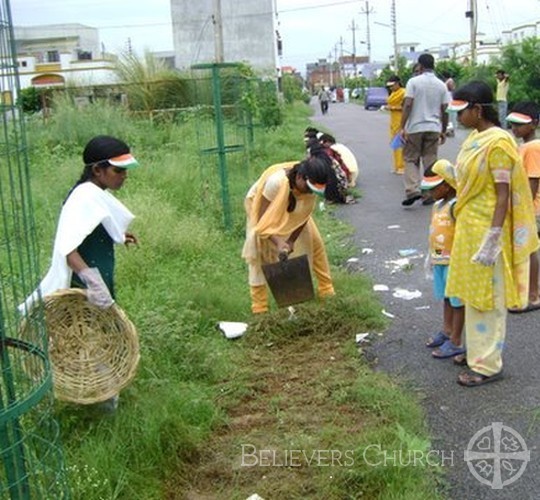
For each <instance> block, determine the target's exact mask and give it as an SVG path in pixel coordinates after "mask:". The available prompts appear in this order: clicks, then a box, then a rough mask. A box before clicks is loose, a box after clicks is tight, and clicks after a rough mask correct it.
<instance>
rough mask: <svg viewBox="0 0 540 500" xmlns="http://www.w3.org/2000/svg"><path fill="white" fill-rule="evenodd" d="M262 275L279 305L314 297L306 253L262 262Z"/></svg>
mask: <svg viewBox="0 0 540 500" xmlns="http://www.w3.org/2000/svg"><path fill="white" fill-rule="evenodd" d="M262 270H263V273H264V277H265V278H266V281H267V283H268V286H269V287H270V290H271V291H272V295H273V296H274V299H275V300H276V302H277V305H278V306H279V307H284V306H290V305H292V304H298V303H300V302H306V301H307V300H311V299H313V298H314V297H315V294H314V293H313V281H312V280H311V272H310V270H309V261H308V258H307V255H301V256H300V257H294V258H292V259H286V260H280V261H279V262H276V263H275V264H263V266H262Z"/></svg>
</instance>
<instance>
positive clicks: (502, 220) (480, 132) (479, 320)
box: [446, 81, 539, 387]
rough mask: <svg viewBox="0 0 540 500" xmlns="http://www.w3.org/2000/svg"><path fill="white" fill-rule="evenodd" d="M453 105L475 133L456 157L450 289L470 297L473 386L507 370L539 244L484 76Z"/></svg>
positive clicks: (522, 180)
mask: <svg viewBox="0 0 540 500" xmlns="http://www.w3.org/2000/svg"><path fill="white" fill-rule="evenodd" d="M448 110H450V111H456V112H457V114H458V120H459V121H460V122H461V124H462V125H463V126H464V127H465V128H469V129H472V132H471V133H470V135H469V136H468V137H467V139H466V140H465V141H464V143H463V145H462V146H461V150H460V152H459V154H458V157H457V160H456V173H457V179H456V180H457V186H456V192H457V202H456V205H455V210H454V214H455V216H456V230H455V235H454V243H453V247H452V258H451V259H450V268H449V272H448V283H447V286H446V294H447V295H448V296H452V297H457V298H459V299H460V300H461V301H462V302H463V303H464V304H465V331H466V335H465V343H466V350H467V355H466V362H467V364H468V366H469V368H470V371H469V372H464V373H462V374H460V375H459V377H458V383H459V384H461V385H463V386H466V387H474V386H478V385H483V384H485V383H488V382H493V381H496V380H499V379H500V378H501V377H502V350H503V347H504V340H505V335H506V316H507V309H508V308H510V307H523V306H524V305H525V304H526V303H527V300H528V279H529V256H530V255H531V253H532V252H534V251H536V250H537V249H538V246H539V242H538V237H537V235H536V225H535V221H534V212H533V208H532V198H531V195H530V191H529V186H528V182H527V176H526V174H525V171H524V169H523V167H522V165H521V162H520V159H519V154H518V150H517V146H516V143H515V141H514V139H513V138H512V136H511V135H510V134H509V133H508V132H506V131H505V130H502V129H501V128H500V127H499V119H498V116H497V111H496V110H495V108H494V107H493V93H492V91H491V89H490V87H489V86H488V85H487V84H486V83H484V82H481V81H474V82H470V83H468V84H466V85H464V86H463V87H460V88H458V89H457V90H456V91H455V93H454V100H453V101H452V102H451V103H450V105H449V106H448Z"/></svg>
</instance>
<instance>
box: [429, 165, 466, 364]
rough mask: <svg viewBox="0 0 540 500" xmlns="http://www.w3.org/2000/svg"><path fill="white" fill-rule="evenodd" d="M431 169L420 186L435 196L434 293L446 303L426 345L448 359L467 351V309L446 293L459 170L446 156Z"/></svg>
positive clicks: (431, 238)
mask: <svg viewBox="0 0 540 500" xmlns="http://www.w3.org/2000/svg"><path fill="white" fill-rule="evenodd" d="M432 170H433V172H432V173H434V174H435V175H433V176H429V177H428V176H425V177H424V179H423V180H422V184H421V187H422V191H424V192H426V193H427V194H428V195H429V196H431V197H432V198H433V199H434V200H435V204H434V205H433V209H432V213H431V224H430V226H429V265H430V268H431V272H432V274H433V295H434V296H435V300H442V301H444V306H443V329H442V330H441V331H440V332H439V333H437V334H436V335H435V336H434V337H432V338H431V339H429V340H428V342H427V343H426V346H427V347H430V348H431V347H436V348H437V349H435V350H434V351H433V352H432V353H431V354H432V356H433V357H434V358H437V359H445V358H453V357H455V356H458V355H463V354H464V353H465V348H464V347H463V346H462V342H461V334H462V331H463V325H464V323H465V309H464V307H463V304H462V303H461V301H460V300H459V299H457V298H455V297H449V296H447V295H446V281H447V276H448V267H449V265H450V260H451V258H452V244H453V242H454V231H455V227H456V218H455V215H454V205H455V203H456V190H455V186H456V174H455V169H454V166H453V165H452V164H451V163H450V162H449V161H447V160H438V161H437V162H435V165H433V168H432Z"/></svg>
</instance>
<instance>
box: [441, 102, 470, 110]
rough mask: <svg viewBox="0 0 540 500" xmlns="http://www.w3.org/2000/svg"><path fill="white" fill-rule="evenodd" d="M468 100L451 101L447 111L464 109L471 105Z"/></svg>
mask: <svg viewBox="0 0 540 500" xmlns="http://www.w3.org/2000/svg"><path fill="white" fill-rule="evenodd" d="M469 104H470V103H469V102H468V101H460V100H453V101H450V103H449V104H448V107H447V108H446V110H447V111H463V110H464V109H465V108H467V106H469Z"/></svg>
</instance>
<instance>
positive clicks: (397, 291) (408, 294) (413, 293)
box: [392, 288, 422, 300]
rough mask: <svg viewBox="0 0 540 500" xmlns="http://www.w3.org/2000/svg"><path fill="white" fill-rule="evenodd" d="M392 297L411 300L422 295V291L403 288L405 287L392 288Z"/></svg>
mask: <svg viewBox="0 0 540 500" xmlns="http://www.w3.org/2000/svg"><path fill="white" fill-rule="evenodd" d="M392 297H395V298H396V299H404V300H412V299H418V298H419V297H422V292H421V291H420V290H405V288H394V293H393V294H392Z"/></svg>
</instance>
